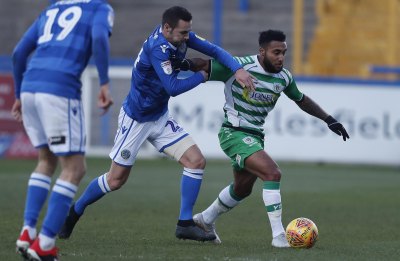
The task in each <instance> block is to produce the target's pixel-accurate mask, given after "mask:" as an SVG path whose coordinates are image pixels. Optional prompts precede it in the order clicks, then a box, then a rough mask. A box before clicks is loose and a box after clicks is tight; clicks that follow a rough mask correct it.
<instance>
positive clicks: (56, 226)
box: [40, 179, 78, 238]
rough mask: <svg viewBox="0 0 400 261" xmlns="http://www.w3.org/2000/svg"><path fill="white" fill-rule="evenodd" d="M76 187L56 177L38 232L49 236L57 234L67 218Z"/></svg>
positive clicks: (52, 236)
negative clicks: (40, 228)
mask: <svg viewBox="0 0 400 261" xmlns="http://www.w3.org/2000/svg"><path fill="white" fill-rule="evenodd" d="M77 189H78V188H77V186H75V185H74V184H72V183H70V182H67V181H64V180H61V179H57V181H56V184H55V185H54V187H53V191H52V192H51V195H50V200H49V205H48V207H47V213H46V217H45V218H44V221H43V226H42V231H41V232H40V233H42V234H44V235H46V236H48V237H50V238H54V237H55V236H56V235H57V233H58V232H59V231H60V229H61V226H62V225H63V224H64V221H65V219H66V218H67V215H68V211H69V208H70V206H71V203H72V199H73V198H74V196H75V193H76V190H77Z"/></svg>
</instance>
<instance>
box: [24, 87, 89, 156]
mask: <svg viewBox="0 0 400 261" xmlns="http://www.w3.org/2000/svg"><path fill="white" fill-rule="evenodd" d="M21 103H22V119H23V123H24V127H25V130H26V133H27V134H28V136H29V139H30V140H31V143H32V145H33V146H34V147H36V148H40V147H43V146H48V147H49V149H50V150H51V151H52V152H53V153H54V154H56V155H57V156H64V155H70V154H77V153H82V154H83V153H85V143H86V134H85V133H86V132H85V124H84V115H83V108H82V102H81V101H80V100H75V99H68V98H64V97H59V96H55V95H52V94H48V93H30V92H23V93H22V94H21Z"/></svg>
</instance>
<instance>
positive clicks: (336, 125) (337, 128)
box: [325, 115, 350, 141]
mask: <svg viewBox="0 0 400 261" xmlns="http://www.w3.org/2000/svg"><path fill="white" fill-rule="evenodd" d="M325 122H326V124H328V127H329V129H330V130H331V131H333V132H334V133H336V134H337V135H339V136H342V137H343V140H344V141H346V139H350V136H349V134H348V133H347V131H346V129H345V128H344V127H343V125H342V124H341V123H340V122H338V121H337V120H335V118H333V117H332V116H330V115H329V116H328V117H327V118H326V119H325Z"/></svg>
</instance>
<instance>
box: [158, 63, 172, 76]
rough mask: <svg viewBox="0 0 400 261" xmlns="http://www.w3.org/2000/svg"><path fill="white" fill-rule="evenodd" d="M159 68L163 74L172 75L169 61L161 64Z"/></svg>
mask: <svg viewBox="0 0 400 261" xmlns="http://www.w3.org/2000/svg"><path fill="white" fill-rule="evenodd" d="M161 67H162V68H163V71H164V73H165V74H168V75H170V74H171V73H172V66H171V62H170V61H169V60H168V61H165V62H162V63H161Z"/></svg>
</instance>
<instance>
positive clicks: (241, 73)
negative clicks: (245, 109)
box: [235, 68, 257, 91]
mask: <svg viewBox="0 0 400 261" xmlns="http://www.w3.org/2000/svg"><path fill="white" fill-rule="evenodd" d="M235 78H236V81H237V82H238V83H239V84H240V85H241V86H242V87H243V88H247V89H248V90H249V91H255V90H256V86H255V85H254V82H256V81H257V79H256V78H255V77H254V76H253V75H251V74H250V73H249V72H248V71H246V70H245V69H243V68H240V69H239V70H237V71H236V72H235Z"/></svg>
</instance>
